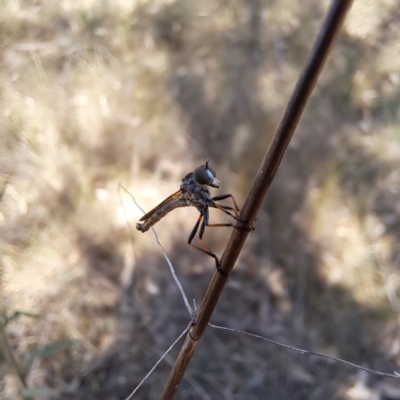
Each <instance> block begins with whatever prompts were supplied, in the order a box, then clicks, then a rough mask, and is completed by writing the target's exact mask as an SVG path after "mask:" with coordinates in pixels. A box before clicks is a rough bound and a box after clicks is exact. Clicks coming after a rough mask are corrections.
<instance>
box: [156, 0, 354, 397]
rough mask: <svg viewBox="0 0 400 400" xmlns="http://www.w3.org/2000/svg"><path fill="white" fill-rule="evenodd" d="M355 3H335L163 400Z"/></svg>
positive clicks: (192, 345)
mask: <svg viewBox="0 0 400 400" xmlns="http://www.w3.org/2000/svg"><path fill="white" fill-rule="evenodd" d="M351 3H352V1H351V0H333V1H332V4H331V6H330V9H329V11H328V13H327V15H326V18H325V20H324V22H323V24H322V27H321V30H320V32H319V34H318V36H317V38H316V41H315V43H314V46H313V48H312V50H311V53H310V55H309V57H308V60H307V62H306V65H305V67H304V69H303V71H302V73H301V75H300V78H299V80H298V82H297V85H296V87H295V89H294V92H293V94H292V97H291V99H290V100H289V103H288V105H287V107H286V110H285V112H284V114H283V116H282V119H281V121H280V123H279V125H278V128H277V130H276V132H275V134H274V136H273V138H272V141H271V144H270V146H269V147H268V150H267V153H266V154H265V156H264V159H263V161H262V163H261V166H260V169H259V170H258V173H257V175H256V177H255V180H254V182H253V185H252V187H251V189H250V193H249V195H248V197H247V199H246V202H245V203H244V206H243V209H242V211H241V213H240V216H239V221H238V224H237V226H236V229H234V230H233V232H232V234H231V237H230V239H229V242H228V244H227V245H226V248H225V250H224V253H223V255H222V257H221V266H220V269H221V270H222V271H223V272H224V274H221V273H219V272H217V271H216V272H215V273H214V275H213V277H212V280H211V283H210V285H209V287H208V289H207V292H206V294H205V296H204V300H203V303H202V305H201V307H200V310H199V313H198V317H197V320H196V323H195V324H194V325H193V326H192V327H191V328H190V330H189V334H188V335H187V337H186V339H185V342H184V343H183V346H182V348H181V351H180V353H179V355H178V358H177V360H176V362H175V365H174V367H173V369H172V371H171V374H170V376H169V378H168V381H167V383H166V385H165V387H164V390H163V393H162V394H161V397H160V399H161V400H169V399H172V398H173V397H174V396H175V393H176V391H177V390H178V387H179V384H180V382H181V381H182V378H183V375H184V374H185V372H186V369H187V367H188V365H189V362H190V360H191V358H192V357H193V354H194V353H195V351H196V349H197V346H198V345H199V342H200V339H201V338H202V336H203V334H204V331H205V330H206V328H207V326H208V323H209V321H210V318H211V316H212V314H213V312H214V309H215V307H216V305H217V302H218V299H219V297H220V296H221V293H222V291H223V289H224V287H225V284H226V283H227V279H226V278H225V277H224V276H223V275H225V276H227V275H229V273H230V272H231V271H232V269H233V267H234V265H235V263H236V260H237V258H238V257H239V254H240V252H241V250H242V247H243V245H244V242H245V241H246V239H247V236H248V234H249V232H251V230H252V227H253V222H254V221H255V219H256V216H257V214H258V211H259V209H260V207H261V204H262V202H263V201H264V198H265V195H266V194H267V191H268V188H269V186H270V184H271V182H272V180H273V179H274V177H275V174H276V171H277V170H278V167H279V165H280V163H281V161H282V158H283V156H284V154H285V151H286V149H287V147H288V145H289V142H290V140H291V138H292V136H293V133H294V131H295V129H296V127H297V124H298V122H299V120H300V117H301V115H302V112H303V110H304V108H305V106H306V104H307V102H308V99H309V97H310V96H311V92H312V90H313V88H314V86H315V83H316V81H317V79H318V76H319V74H320V72H321V70H322V68H323V66H324V64H325V61H326V59H327V57H328V54H329V51H330V48H331V46H332V44H333V41H334V39H335V38H336V36H337V34H338V32H339V30H340V28H341V26H342V24H343V20H344V17H345V16H346V13H347V11H348V9H349V8H350V5H351Z"/></svg>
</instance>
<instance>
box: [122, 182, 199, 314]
mask: <svg viewBox="0 0 400 400" xmlns="http://www.w3.org/2000/svg"><path fill="white" fill-rule="evenodd" d="M120 188H121V189H123V190H124V191H125V192H126V193H127V194H128V195H129V196H130V197H131V199H132V200H133V202H134V203H135V205H136V207H137V208H139V210H140V211H141V212H142V213H143V214H144V213H145V212H144V210H143V208H142V207H140V205H139V204H138V203H137V201H136V199H135V197H134V196H133V195H132V194H131V193H129V191H128V190H127V189H125V187H124V186H123V185H121V184H119V185H118V193H119V189H120ZM120 201H121V204H122V200H121V197H120ZM124 211H125V209H124ZM125 219H126V223H127V224H128V227H129V232H130V235H131V240H132V241H133V239H132V238H133V233H132V228H131V225H130V224H129V222H128V220H127V218H125ZM151 230H152V231H153V233H154V236H155V238H156V241H157V244H158V245H159V246H160V249H161V252H162V253H163V256H164V258H165V260H166V261H167V264H168V266H169V269H170V271H171V274H172V277H173V278H174V281H175V283H176V285H177V286H178V288H179V291H180V292H181V295H182V298H183V301H184V302H185V305H186V308H187V309H188V311H189V314H190V318H191V320H192V322H193V321H195V320H196V312H195V311H194V310H193V309H192V307H191V306H190V304H189V301H188V299H187V296H186V294H185V291H184V290H183V287H182V285H181V283H180V282H179V279H178V277H177V275H176V273H175V270H174V267H173V265H172V263H171V261H170V259H169V258H168V256H167V253H166V252H165V250H164V247H163V246H162V244H161V243H160V241H159V239H158V235H157V232H156V230H155V229H154V228H151Z"/></svg>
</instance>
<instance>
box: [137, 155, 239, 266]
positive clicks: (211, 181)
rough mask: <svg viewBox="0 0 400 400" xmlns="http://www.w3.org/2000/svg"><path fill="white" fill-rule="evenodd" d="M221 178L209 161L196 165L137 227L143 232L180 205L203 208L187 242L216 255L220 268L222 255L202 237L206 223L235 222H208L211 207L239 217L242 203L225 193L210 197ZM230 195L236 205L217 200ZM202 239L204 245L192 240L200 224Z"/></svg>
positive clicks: (233, 216) (230, 224)
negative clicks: (176, 189)
mask: <svg viewBox="0 0 400 400" xmlns="http://www.w3.org/2000/svg"><path fill="white" fill-rule="evenodd" d="M220 184H221V182H220V181H219V180H218V179H217V178H216V173H215V171H214V170H213V169H212V168H211V167H210V166H209V165H208V161H206V163H205V165H202V166H201V167H198V168H196V169H195V170H194V171H193V172H190V173H189V174H187V175H186V176H185V177H184V178H183V179H182V182H181V187H180V189H179V190H178V191H177V192H175V193H174V194H171V196H169V197H167V198H166V199H165V200H164V201H163V202H162V203H160V204H159V205H158V206H157V207H155V208H153V209H152V210H151V211H149V212H148V213H147V214H145V215H144V216H143V217H142V218H140V220H139V222H138V223H137V224H136V229H137V230H138V231H140V232H146V231H148V230H149V229H150V228H151V227H152V226H153V225H154V224H156V223H157V222H158V221H160V219H161V218H163V217H165V216H166V215H167V214H168V213H169V212H170V211H172V210H174V209H175V208H178V207H190V206H193V207H196V208H197V210H198V211H199V212H200V216H199V219H198V220H197V222H196V225H195V226H194V228H193V230H192V232H191V234H190V235H189V239H188V244H189V246H191V247H193V248H195V249H197V250H200V251H201V252H203V253H205V254H208V255H209V256H210V257H212V258H214V260H215V262H216V265H217V269H218V271H220V268H219V259H218V257H217V256H216V254H215V253H214V252H213V251H212V250H211V249H210V248H209V247H208V246H207V245H206V244H205V242H204V240H203V235H204V230H205V227H206V226H209V227H217V226H232V227H235V225H234V224H232V223H225V224H210V223H209V211H208V209H209V207H213V208H217V209H218V210H221V211H222V212H224V213H225V214H228V215H229V216H231V217H232V218H234V219H235V220H238V215H239V211H240V210H239V207H238V206H237V204H236V201H235V198H234V197H233V196H232V195H231V194H223V195H220V196H215V197H211V195H210V191H209V189H208V187H209V186H211V187H214V188H219V187H220ZM228 198H231V199H232V202H233V205H234V207H231V206H228V205H225V204H218V203H217V201H221V200H225V199H228ZM200 224H201V227H200V233H199V241H200V244H201V245H202V246H203V247H199V246H196V245H194V244H192V240H193V238H194V237H195V235H196V233H197V231H198V229H199V226H200Z"/></svg>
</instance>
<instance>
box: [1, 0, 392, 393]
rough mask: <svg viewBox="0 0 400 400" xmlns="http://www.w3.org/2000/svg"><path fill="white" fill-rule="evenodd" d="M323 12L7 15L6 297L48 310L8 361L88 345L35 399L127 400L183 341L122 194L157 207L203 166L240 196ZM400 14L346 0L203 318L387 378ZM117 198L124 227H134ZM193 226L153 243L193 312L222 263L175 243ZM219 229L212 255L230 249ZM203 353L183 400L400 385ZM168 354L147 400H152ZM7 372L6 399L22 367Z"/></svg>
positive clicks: (220, 350) (157, 0)
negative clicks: (314, 82) (227, 276)
mask: <svg viewBox="0 0 400 400" xmlns="http://www.w3.org/2000/svg"><path fill="white" fill-rule="evenodd" d="M327 4H328V2H327V1H325V2H319V1H314V0H308V1H305V2H301V3H299V5H295V4H294V3H293V2H292V1H286V2H282V1H281V2H272V1H261V0H252V1H246V2H244V1H231V2H223V1H218V2H212V1H203V2H201V3H199V4H197V3H196V4H194V3H193V2H184V1H180V0H178V1H161V0H154V1H147V2H128V1H123V0H120V1H116V2H107V1H85V2H73V1H71V0H69V1H64V2H50V3H49V4H47V3H46V2H42V1H39V0H38V1H29V0H27V1H22V0H21V1H17V0H14V1H11V0H10V1H4V2H2V3H1V5H0V46H1V49H2V51H1V55H0V65H1V68H0V91H1V93H2V95H1V96H0V110H1V118H0V177H1V179H2V180H4V181H7V182H8V186H7V188H6V192H5V193H4V195H3V197H2V198H1V202H0V238H1V239H0V240H1V241H0V254H1V264H0V277H1V286H0V287H1V294H0V295H1V304H2V310H3V311H4V312H6V311H7V312H12V311H14V310H23V311H28V312H33V313H40V314H42V315H43V320H42V321H39V322H37V321H35V322H34V323H33V322H32V320H29V319H24V318H22V319H20V320H18V322H17V323H14V324H12V325H10V326H9V327H8V330H7V332H8V334H9V337H10V342H11V343H12V346H13V349H14V351H15V353H16V354H17V356H18V357H20V358H24V357H26V356H27V354H28V352H29V351H31V350H33V349H35V348H36V347H37V346H43V345H45V344H47V343H50V342H52V341H54V340H59V339H60V338H64V337H74V338H77V339H78V340H79V345H77V346H75V347H74V348H71V349H70V350H68V351H67V350H66V351H63V352H61V353H58V354H57V355H55V356H53V357H51V358H50V359H47V360H45V361H42V362H41V363H38V364H35V367H34V370H33V372H32V373H31V375H30V379H29V380H30V384H31V385H32V386H33V387H43V386H46V387H51V388H57V389H59V390H62V394H60V395H59V396H58V397H57V398H59V399H61V398H65V399H67V398H74V399H79V398H82V399H123V398H125V397H126V396H127V394H128V393H129V392H130V391H131V389H132V388H133V387H134V386H135V384H136V383H137V382H139V381H140V380H141V378H142V376H143V375H144V374H145V373H146V372H147V370H148V369H149V368H150V367H151V366H152V364H153V363H154V361H155V360H156V359H157V358H158V357H159V355H160V353H161V352H162V351H163V349H165V348H167V347H168V345H169V344H170V343H171V342H172V341H173V340H174V338H175V337H176V336H177V335H178V334H179V332H181V330H183V328H184V327H185V326H186V324H187V314H186V311H185V309H184V307H183V304H182V302H181V300H180V298H179V294H178V293H177V290H176V288H175V287H174V286H173V283H172V280H171V279H170V276H169V272H168V270H167V267H166V265H165V263H164V261H163V259H162V257H161V255H160V254H159V250H158V248H157V246H156V245H155V243H154V240H153V238H152V237H151V235H150V234H148V235H142V234H139V233H134V237H133V243H131V240H130V236H129V231H128V229H127V226H126V221H125V217H124V210H123V208H122V206H121V204H120V203H119V198H118V183H119V182H121V183H123V184H124V185H125V186H126V187H127V188H129V190H130V191H131V192H132V193H133V194H134V196H135V197H136V198H137V200H138V201H139V202H140V203H141V204H142V206H143V207H144V208H146V209H150V208H151V207H153V206H154V205H156V204H157V203H158V202H159V201H161V200H162V199H163V198H165V197H166V196H167V195H169V194H170V193H172V192H174V191H175V190H177V188H178V185H179V181H180V179H181V178H182V176H184V175H185V174H186V173H187V172H188V171H190V170H191V169H193V168H194V167H196V166H198V165H200V164H201V163H202V162H203V160H204V159H205V158H210V159H211V162H212V164H213V165H214V166H215V167H216V169H217V171H218V177H219V178H220V180H222V182H223V188H222V189H221V190H220V193H223V192H232V193H234V194H235V196H236V197H237V198H238V199H239V202H242V200H243V199H244V197H245V195H246V191H247V190H248V188H249V186H250V184H251V180H252V177H253V176H254V173H255V171H256V170H257V168H258V165H259V162H260V159H261V156H262V154H263V153H264V152H265V149H266V147H267V145H268V142H269V139H270V137H271V136H272V134H273V131H274V128H275V126H276V124H277V121H278V119H279V116H280V113H281V112H282V109H283V107H284V105H285V102H286V101H287V99H288V96H289V94H290V92H291V90H292V88H293V86H294V84H295V82H296V79H297V77H298V74H299V71H300V69H301V67H302V65H303V63H304V60H305V58H306V55H307V52H308V50H309V49H310V47H311V43H312V40H313V38H314V37H315V34H316V32H317V31H318V28H319V24H320V22H321V19H322V16H323V14H324V11H325V10H326V7H327ZM399 5H400V4H399V2H398V1H395V0H392V1H389V0H388V1H377V0H371V1H366V2H362V1H357V0H356V1H355V5H354V8H353V10H352V12H351V13H350V15H349V17H348V20H347V22H346V24H345V29H344V32H343V34H342V36H341V39H340V41H339V43H338V44H337V46H336V47H335V49H334V50H333V53H332V55H331V57H330V60H329V62H328V64H327V66H326V69H325V71H324V72H323V75H322V76H321V79H320V82H319V84H318V86H317V88H316V91H315V93H314V96H313V98H312V101H311V103H310V105H309V107H308V108H307V110H306V114H305V116H304V118H303V120H302V122H301V125H300V127H299V129H298V131H297V132H296V134H295V137H294V140H293V142H292V144H291V146H290V148H289V150H288V152H287V155H286V157H285V159H284V162H283V165H282V168H281V170H280V171H279V173H278V176H277V178H276V181H275V182H274V184H273V186H272V188H271V191H270V193H269V195H268V199H267V201H266V203H265V206H264V208H263V210H262V212H261V214H260V216H259V218H258V221H257V227H256V228H257V229H256V231H255V233H254V234H253V235H252V236H251V239H250V240H249V242H248V244H247V247H246V249H245V250H244V253H243V255H242V256H241V259H240V261H239V263H238V266H237V268H236V272H234V274H233V275H232V278H231V280H230V283H229V285H228V288H227V290H226V293H225V294H224V296H223V299H222V302H221V304H220V305H219V307H218V310H217V312H216V315H215V318H214V322H215V323H218V324H220V325H222V324H225V325H227V326H231V327H235V328H237V329H242V330H250V331H253V332H256V333H260V334H266V335H269V336H270V337H272V338H275V339H276V340H280V341H288V342H291V343H292V344H293V345H297V346H304V347H308V348H310V349H313V350H315V351H324V352H327V353H330V354H335V355H338V356H341V357H346V358H347V359H349V360H350V361H353V362H358V363H362V364H363V365H368V366H373V367H375V368H380V369H384V370H388V371H390V372H392V371H393V370H396V369H397V370H398V369H399V363H400V354H399V343H398V323H399V310H400V300H399V298H398V293H400V292H399V290H400V280H399V279H398V278H397V275H398V271H397V269H398V265H400V247H399V245H398V243H399V232H400V208H399V201H398V199H399V194H400V173H399V171H400V161H399V157H398V154H399V153H400V126H399V112H398V104H399V86H400V71H399V68H398V65H399V63H398V57H399V54H400V53H399V51H398V49H399V46H400V41H399V40H398V30H399V28H400V13H399V11H398V10H399V9H400V8H399ZM123 202H124V207H125V209H126V210H125V211H126V213H127V215H128V219H129V221H130V222H131V223H132V224H133V225H134V224H135V222H136V220H137V219H138V217H139V215H140V214H139V212H138V211H137V210H136V209H135V208H134V207H133V205H132V204H130V200H129V198H128V197H126V198H125V197H123ZM215 218H218V216H217V215H215ZM195 220H196V211H195V210H190V209H187V210H186V209H181V210H178V211H175V212H174V213H173V214H171V215H169V216H168V218H166V219H165V220H163V221H162V222H160V224H159V226H158V232H159V234H160V239H161V240H162V242H163V244H164V245H165V247H166V249H167V250H168V252H169V254H170V257H171V259H172V261H173V263H174V265H175V267H176V269H177V273H178V274H179V276H180V277H181V279H182V282H183V285H184V287H185V289H186V290H187V294H188V297H189V298H195V299H196V301H197V303H198V304H199V303H200V302H201V298H202V295H203V294H204V291H205V288H206V287H207V283H208V281H209V278H210V276H211V272H212V269H213V262H212V260H209V259H207V258H206V257H203V255H201V254H196V252H194V251H190V250H189V248H188V246H187V245H186V240H187V236H188V234H189V232H190V229H191V226H192V225H193V224H194V222H195ZM227 234H228V233H227V232H224V231H222V230H221V231H217V230H214V231H212V232H208V234H206V240H207V241H208V242H209V243H213V245H212V247H213V248H215V249H216V250H217V251H218V252H220V251H221V249H222V246H223V244H224V243H225V241H226V235H227ZM201 346H202V348H201V349H200V351H199V352H198V354H197V355H196V357H195V359H194V360H193V365H192V366H191V369H190V371H189V377H188V380H187V381H185V382H184V384H183V385H182V388H181V390H180V392H179V395H178V398H181V399H192V398H193V399H198V398H207V396H209V398H226V399H230V398H246V399H259V398H266V397H271V398H274V399H287V398H291V399H306V398H307V399H309V398H313V399H319V398H323V397H324V396H325V397H326V398H335V399H361V398H362V399H372V398H375V397H374V396H377V395H378V393H380V395H382V396H384V395H386V396H387V397H388V395H387V393H388V391H389V390H392V389H393V388H392V386H391V384H390V383H389V382H387V381H385V380H377V379H375V378H373V377H367V378H366V377H364V376H360V375H357V373H355V372H353V371H347V370H343V368H342V367H340V366H337V365H327V364H326V363H325V362H321V361H318V360H314V359H305V358H303V357H300V356H298V355H293V354H287V353H284V352H282V351H281V350H279V349H275V348H270V347H266V346H265V345H264V344H260V343H257V342H254V341H252V340H249V339H247V338H242V337H238V336H233V335H232V336H227V335H226V334H225V333H224V334H221V333H220V332H209V333H207V335H206V338H205V339H204V343H203V344H202V345H201ZM221 360H224V362H223V363H222V362H221ZM1 361H2V357H1V354H0V363H1ZM172 361H173V356H172V357H171V358H170V359H169V360H167V363H166V364H163V366H161V367H160V369H159V370H157V371H156V373H155V374H154V375H153V376H152V378H151V379H150V380H149V382H148V383H147V384H146V385H145V387H144V388H143V389H142V392H141V394H140V395H139V396H138V398H143V399H153V398H157V397H158V394H159V393H160V391H161V388H162V386H163V382H164V381H165V379H166V376H167V373H168V370H169V368H170V366H169V365H168V363H171V362H172ZM2 365H4V363H3V364H2ZM0 373H1V378H2V379H1V382H2V383H1V384H0V391H1V390H2V391H3V393H4V394H3V397H4V398H8V399H14V398H15V396H16V392H15V391H16V390H17V388H16V386H15V382H14V380H13V377H12V374H11V373H10V372H8V371H7V370H5V369H0ZM66 383H69V385H68V386H66V385H65V384H66ZM200 388H201V389H200ZM393 390H394V389H393ZM68 391H69V392H68ZM385 391H386V392H385ZM360 393H361V394H363V395H364V397H360V396H361V394H360ZM385 393H386V394H385ZM68 396H70V397H68ZM357 396H359V397H357ZM397 396H398V397H399V396H400V395H399V393H398V392H397ZM389 398H390V397H389ZM392 398H396V397H392Z"/></svg>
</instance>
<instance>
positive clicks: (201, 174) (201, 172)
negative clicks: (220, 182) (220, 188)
mask: <svg viewBox="0 0 400 400" xmlns="http://www.w3.org/2000/svg"><path fill="white" fill-rule="evenodd" d="M210 174H212V172H211V171H210V170H209V169H205V168H204V166H203V167H198V168H196V169H195V170H194V172H193V177H194V179H195V181H196V182H197V183H199V184H200V185H209V184H210V182H211V181H212V179H213V177H212V176H211V175H210Z"/></svg>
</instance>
